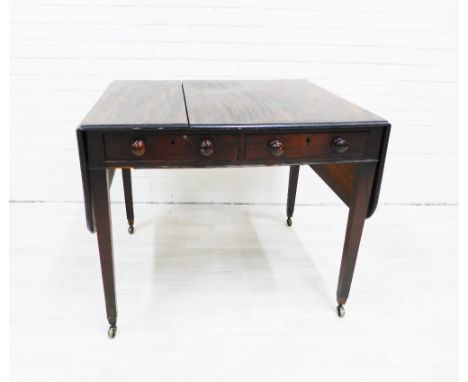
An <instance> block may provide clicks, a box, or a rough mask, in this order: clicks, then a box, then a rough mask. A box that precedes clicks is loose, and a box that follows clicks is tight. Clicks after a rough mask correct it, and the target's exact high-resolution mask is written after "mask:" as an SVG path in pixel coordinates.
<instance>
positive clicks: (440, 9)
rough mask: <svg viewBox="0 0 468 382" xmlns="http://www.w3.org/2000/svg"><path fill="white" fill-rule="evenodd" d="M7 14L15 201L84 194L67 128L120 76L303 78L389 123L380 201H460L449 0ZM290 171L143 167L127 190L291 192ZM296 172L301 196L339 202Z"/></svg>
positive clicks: (162, 194) (85, 3)
mask: <svg viewBox="0 0 468 382" xmlns="http://www.w3.org/2000/svg"><path fill="white" fill-rule="evenodd" d="M11 12H12V15H11V22H12V26H11V39H12V41H11V119H12V121H11V199H12V200H20V201H23V200H40V201H80V200H82V189H81V184H80V171H79V165H78V154H77V149H76V140H75V128H76V126H77V125H78V124H79V122H80V120H81V119H82V118H83V117H84V115H85V114H86V113H87V111H88V110H89V108H90V107H91V106H92V105H93V103H94V102H95V101H96V100H97V98H98V97H99V95H100V93H101V92H102V91H103V90H104V88H105V87H106V86H107V85H108V84H109V83H110V82H111V81H112V80H114V79H192V78H207V79H208V78H297V77H301V78H308V79H310V80H312V81H313V82H315V83H317V84H318V85H320V86H323V87H325V88H327V89H329V90H331V91H333V92H335V93H337V94H338V95H340V96H343V97H345V98H348V99H349V100H351V101H353V102H355V103H358V104H359V105H361V106H363V107H365V108H367V109H370V110H372V111H373V112H375V113H377V114H380V115H381V116H383V117H385V118H387V119H388V120H389V121H390V122H391V123H392V125H393V129H392V136H391V139H390V145H389V156H388V159H387V165H386V171H385V176H384V181H383V186H382V195H381V202H383V203H456V202H457V200H458V195H457V180H456V175H457V144H458V142H457V81H458V74H457V73H458V68H457V44H458V41H457V40H458V36H457V1H455V0H390V1H383V0H380V1H375V0H353V1H349V0H327V1H310V0H309V1H307V0H301V1H300V0H288V1H278V0H244V1H234V0H195V1H189V0H96V1H92V0H13V5H12V7H11ZM287 174H288V173H287V168H285V167H276V168H256V169H253V168H246V169H218V170H152V171H145V172H142V171H140V172H138V171H137V172H134V198H135V201H154V202H249V203H271V202H273V203H285V195H286V189H287ZM301 175H302V176H301V177H300V180H299V182H300V184H299V187H300V188H299V191H298V200H297V201H298V203H334V202H338V201H337V199H336V198H335V197H334V196H333V195H331V193H330V192H328V191H327V190H326V189H325V186H324V185H322V183H321V181H320V180H318V179H317V178H316V177H315V175H314V174H313V173H312V171H311V170H309V169H307V168H305V167H304V168H303V170H302V173H301ZM116 179H118V180H119V182H116V186H117V187H115V186H114V187H113V191H112V193H113V196H112V197H113V200H122V199H123V195H122V191H121V188H120V177H118V178H116Z"/></svg>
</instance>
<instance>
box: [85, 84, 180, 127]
mask: <svg viewBox="0 0 468 382" xmlns="http://www.w3.org/2000/svg"><path fill="white" fill-rule="evenodd" d="M135 125H138V126H140V127H143V126H152V127H159V126H168V127H174V126H177V127H187V126H188V124H187V114H186V112H185V104H184V97H183V93H182V85H181V82H180V81H114V82H112V83H111V84H110V85H109V87H108V88H107V89H106V91H105V92H104V94H103V95H102V96H101V98H100V99H99V100H98V101H97V103H96V104H95V105H94V107H93V108H92V109H91V111H90V112H89V113H88V115H87V116H86V117H85V118H84V120H83V122H81V124H80V126H81V128H83V129H92V128H93V127H94V128H99V127H104V126H114V127H117V126H121V127H129V126H135Z"/></svg>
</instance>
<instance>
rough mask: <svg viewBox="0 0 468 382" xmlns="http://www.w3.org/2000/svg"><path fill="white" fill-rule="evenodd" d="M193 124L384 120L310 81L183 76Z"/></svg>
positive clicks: (346, 122)
mask: <svg viewBox="0 0 468 382" xmlns="http://www.w3.org/2000/svg"><path fill="white" fill-rule="evenodd" d="M183 89H184V93H185V99H186V104H187V112H188V115H189V119H190V126H191V127H209V126H220V125H221V126H252V127H261V126H271V125H285V126H295V127H298V126H302V125H306V126H314V125H324V124H325V125H327V124H343V125H355V124H358V123H364V124H367V123H374V124H375V123H377V124H379V123H385V122H386V121H385V120H384V119H382V118H381V117H379V116H377V115H375V114H372V113H370V112H368V111H367V110H364V109H362V108H360V107H359V106H356V105H354V104H352V103H351V102H348V101H346V100H344V99H342V98H340V97H338V96H336V95H334V94H332V93H330V92H328V91H327V90H324V89H322V88H320V87H318V86H316V85H314V84H312V83H311V82H309V81H307V80H251V81H245V80H242V81H184V83H183Z"/></svg>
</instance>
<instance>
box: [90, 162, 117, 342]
mask: <svg viewBox="0 0 468 382" xmlns="http://www.w3.org/2000/svg"><path fill="white" fill-rule="evenodd" d="M109 175H110V172H109V171H108V170H106V169H92V170H89V179H90V186H91V197H92V201H93V213H94V220H95V225H96V226H95V228H96V233H97V240H98V247H99V258H100V260H101V273H102V281H103V285H104V298H105V301H106V312H107V320H108V321H109V324H110V328H109V336H110V337H111V338H113V337H114V336H115V331H116V329H117V326H116V325H117V304H116V295H115V277H114V259H113V250H112V223H111V211H110V198H109V186H110V179H109Z"/></svg>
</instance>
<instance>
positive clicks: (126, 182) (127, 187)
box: [122, 168, 135, 234]
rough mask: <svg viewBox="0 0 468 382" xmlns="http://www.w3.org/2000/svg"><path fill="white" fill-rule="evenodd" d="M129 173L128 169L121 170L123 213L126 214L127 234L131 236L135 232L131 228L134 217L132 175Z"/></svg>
mask: <svg viewBox="0 0 468 382" xmlns="http://www.w3.org/2000/svg"><path fill="white" fill-rule="evenodd" d="M130 171H131V170H130V169H126V168H123V169H122V181H123V187H124V197H125V211H126V212H127V221H128V233H129V234H133V232H134V231H135V228H134V227H133V223H134V220H135V217H134V215H133V194H132V175H131V172H130Z"/></svg>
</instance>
